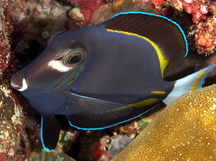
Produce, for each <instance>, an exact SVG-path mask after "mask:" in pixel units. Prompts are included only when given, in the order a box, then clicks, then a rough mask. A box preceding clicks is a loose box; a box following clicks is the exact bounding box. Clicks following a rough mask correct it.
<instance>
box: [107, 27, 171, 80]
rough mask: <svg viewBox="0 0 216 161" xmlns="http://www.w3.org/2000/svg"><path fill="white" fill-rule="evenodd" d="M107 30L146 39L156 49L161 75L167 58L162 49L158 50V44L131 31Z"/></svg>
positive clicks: (167, 61)
mask: <svg viewBox="0 0 216 161" xmlns="http://www.w3.org/2000/svg"><path fill="white" fill-rule="evenodd" d="M106 30H107V31H108V32H116V33H122V34H126V35H133V36H137V37H139V38H142V39H144V40H146V41H148V42H149V43H150V44H151V45H152V46H153V47H154V49H155V50H156V53H157V55H158V59H159V62H160V70H161V76H162V77H163V73H164V70H165V68H166V66H167V65H168V63H169V60H167V59H166V58H165V57H164V55H163V54H162V51H161V50H160V48H159V46H157V44H155V43H154V42H153V41H151V40H150V39H148V38H147V37H144V36H141V35H138V34H135V33H131V32H125V31H118V30H112V29H106Z"/></svg>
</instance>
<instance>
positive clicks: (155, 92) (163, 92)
mask: <svg viewBox="0 0 216 161" xmlns="http://www.w3.org/2000/svg"><path fill="white" fill-rule="evenodd" d="M151 93H154V94H166V92H165V91H151Z"/></svg>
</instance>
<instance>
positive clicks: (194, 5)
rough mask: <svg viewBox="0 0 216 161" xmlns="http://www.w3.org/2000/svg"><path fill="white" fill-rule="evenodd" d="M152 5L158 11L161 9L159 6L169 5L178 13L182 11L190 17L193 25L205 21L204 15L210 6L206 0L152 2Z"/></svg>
mask: <svg viewBox="0 0 216 161" xmlns="http://www.w3.org/2000/svg"><path fill="white" fill-rule="evenodd" d="M152 3H153V4H154V5H155V6H156V8H157V9H158V10H160V9H161V4H164V5H167V6H169V5H171V6H173V7H174V8H175V9H177V10H179V11H183V10H184V11H185V12H187V13H189V14H191V15H192V17H193V21H194V22H195V23H199V22H200V20H205V19H206V14H207V13H208V12H209V11H208V8H209V7H210V6H211V4H210V2H209V1H206V0H166V1H164V0H152Z"/></svg>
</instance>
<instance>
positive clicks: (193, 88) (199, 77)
mask: <svg viewBox="0 0 216 161" xmlns="http://www.w3.org/2000/svg"><path fill="white" fill-rule="evenodd" d="M206 72H207V71H203V72H201V73H200V74H199V76H198V78H197V80H196V81H195V82H194V83H193V85H192V87H191V89H190V90H191V91H194V90H195V89H197V85H198V84H199V82H200V80H201V79H202V77H203V76H204V75H205V74H206Z"/></svg>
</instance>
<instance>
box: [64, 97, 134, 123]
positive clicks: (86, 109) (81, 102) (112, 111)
mask: <svg viewBox="0 0 216 161" xmlns="http://www.w3.org/2000/svg"><path fill="white" fill-rule="evenodd" d="M67 97H69V99H68V101H67V103H68V104H67V106H68V108H72V110H73V112H74V113H77V114H78V115H82V116H83V117H87V118H90V119H95V120H97V119H101V118H104V119H115V118H118V117H122V116H125V115H128V114H129V113H130V112H131V111H132V108H131V107H130V106H127V105H123V104H121V103H116V102H111V101H106V100H101V99H97V98H92V97H87V96H82V95H79V94H75V93H70V96H68V95H67Z"/></svg>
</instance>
